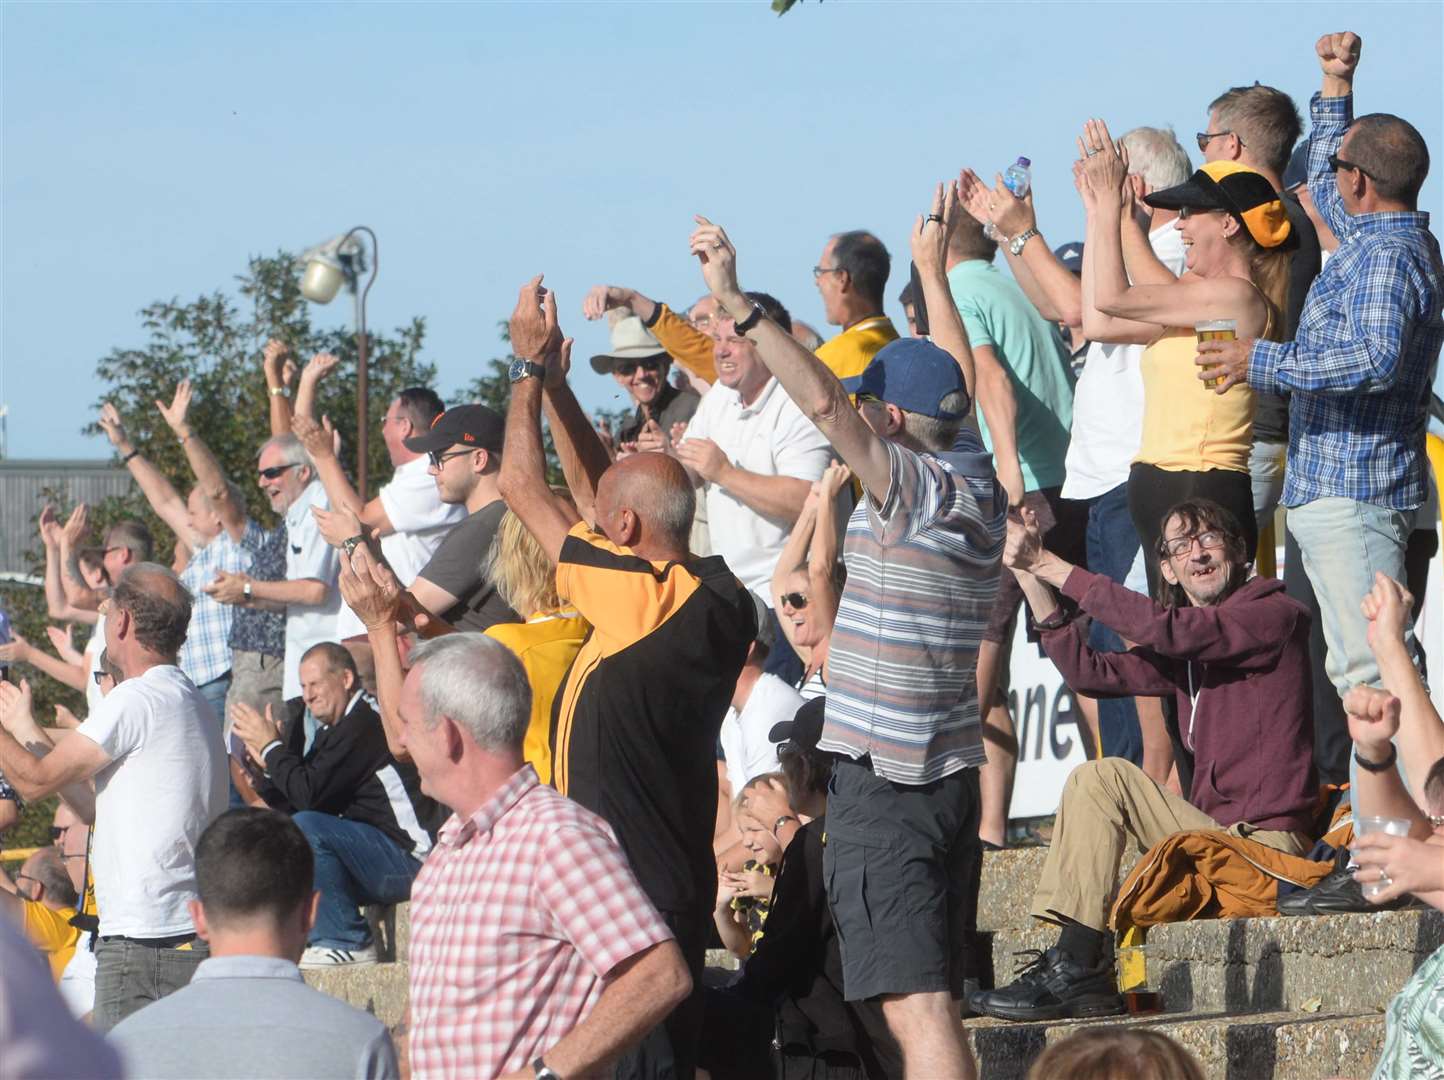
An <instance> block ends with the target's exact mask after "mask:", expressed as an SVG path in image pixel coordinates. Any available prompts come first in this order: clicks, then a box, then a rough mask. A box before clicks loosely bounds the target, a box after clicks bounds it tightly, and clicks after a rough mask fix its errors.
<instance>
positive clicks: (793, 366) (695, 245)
mask: <svg viewBox="0 0 1444 1080" xmlns="http://www.w3.org/2000/svg"><path fill="white" fill-rule="evenodd" d="M697 224H698V228H697V229H696V230H695V231H694V232H693V233H692V236H691V238H690V240H689V246H690V250H691V252H692V254H694V255H696V256H697V257H698V259H699V260H700V261H701V264H702V275H703V277H704V278H705V279H706V282H707V287H708V288H709V289H711V290H712V295H713V296H715V297H716V298H717V301H718V303H719V304H721V306H722V310H723V311H724V312H726V314H727V316H728V317H729V318H731V319H732V320H733V321H734V322H740V321H742V320H745V319H747V318H748V317H749V316H750V315H751V314H752V311H753V309H752V302H751V301H750V300H748V299H747V297H746V295H745V294H744V293H743V291H742V288H741V286H739V285H738V284H737V251H736V249H735V248H734V247H733V246H732V241H730V240H729V239H728V238H727V234H726V233H725V232H724V231H723V230H722V228H721V227H720V226H717V225H713V224H712V223H711V222H710V221H708V220H707V219H706V218H704V217H700V216H699V217H698V218H697ZM747 337H748V338H750V339H751V340H752V341H753V342H754V343H755V344H756V346H757V352H758V355H759V356H761V358H762V362H763V363H764V364H766V365H767V369H768V370H769V371H770V372H772V374H773V375H774V376H775V377H776V378H777V381H778V382H779V383H781V384H782V388H783V389H784V390H786V391H787V395H788V396H789V397H790V398H792V400H793V401H794V402H795V403H796V404H797V407H798V408H800V409H801V410H802V413H803V415H804V416H806V417H807V418H808V419H809V420H811V421H812V423H813V424H815V425H816V426H817V428H818V430H820V431H821V432H822V433H823V435H825V436H826V437H827V440H828V442H830V443H832V446H833V448H834V449H835V450H836V451H837V452H838V454H839V456H841V458H842V460H843V461H845V462H847V464H848V466H849V467H850V468H851V469H852V471H853V473H854V475H856V476H857V478H858V480H860V481H861V482H862V485H863V487H865V488H867V490H868V492H869V493H870V494H871V495H872V497H873V498H874V499H875V500H879V501H880V500H881V499H882V498H884V497H885V496H886V494H887V491H888V488H889V486H890V484H891V482H892V463H891V459H890V457H889V456H888V452H887V447H886V446H885V445H884V444H883V441H882V439H881V437H879V436H878V435H876V434H875V433H874V432H873V431H872V429H871V428H869V427H868V426H867V424H866V423H865V422H864V421H863V419H862V417H861V416H859V415H858V412H857V410H856V409H855V408H853V405H852V401H851V400H850V398H849V397H848V393H847V391H846V390H844V389H843V386H842V383H841V382H840V381H839V380H838V378H837V376H836V375H834V374H833V373H832V372H831V371H829V370H828V368H827V367H826V365H824V364H823V363H822V361H821V360H819V359H817V357H816V356H814V355H813V354H812V353H810V352H808V351H807V350H806V349H805V348H803V347H802V345H801V344H799V343H798V341H797V340H796V339H795V338H793V336H792V335H791V334H789V333H787V331H785V330H783V329H782V327H780V326H778V325H777V324H776V323H774V322H773V321H772V320H771V319H769V318H767V317H766V316H765V315H764V316H762V317H761V318H759V319H758V320H757V322H756V324H755V325H754V326H753V327H752V328H751V329H750V330H748V332H747Z"/></svg>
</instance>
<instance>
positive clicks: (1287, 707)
mask: <svg viewBox="0 0 1444 1080" xmlns="http://www.w3.org/2000/svg"><path fill="white" fill-rule="evenodd" d="M1023 516H1024V524H1021V525H1020V524H1017V523H1016V522H1010V523H1009V525H1008V544H1007V548H1006V550H1005V552H1004V555H1003V561H1004V562H1005V563H1006V564H1007V565H1008V566H1009V567H1011V568H1012V570H1013V572H1014V573H1016V574H1017V576H1018V582H1019V584H1020V585H1022V587H1023V595H1024V596H1025V597H1026V598H1027V601H1028V607H1029V608H1030V609H1031V611H1032V614H1033V618H1034V619H1035V620H1036V621H1037V624H1038V626H1039V628H1040V629H1041V630H1042V632H1043V647H1044V648H1045V649H1046V650H1047V651H1048V655H1049V657H1051V658H1052V660H1053V662H1054V663H1055V664H1057V665H1058V670H1059V671H1061V672H1062V673H1063V678H1064V679H1065V680H1066V681H1067V683H1068V686H1069V687H1070V688H1071V689H1073V690H1074V691H1077V692H1081V693H1085V694H1097V695H1123V694H1149V695H1161V694H1170V693H1171V694H1172V695H1173V697H1174V701H1175V702H1176V704H1177V708H1178V728H1179V737H1180V739H1181V742H1182V746H1183V748H1184V749H1185V750H1186V751H1188V752H1191V754H1192V764H1193V769H1192V782H1191V785H1190V789H1189V796H1188V799H1187V800H1186V801H1185V800H1184V799H1181V798H1179V797H1178V796H1176V795H1173V794H1171V793H1170V792H1168V791H1166V790H1164V788H1163V787H1162V786H1161V785H1159V784H1158V783H1156V782H1155V781H1153V780H1151V779H1149V777H1148V776H1147V774H1146V773H1144V772H1143V770H1142V769H1140V768H1138V767H1137V766H1136V765H1133V764H1131V763H1129V762H1127V761H1124V760H1122V759H1121V758H1103V759H1101V760H1097V761H1089V762H1086V763H1084V764H1082V765H1080V766H1078V767H1077V768H1076V769H1074V770H1073V773H1072V775H1070V776H1069V777H1068V781H1067V783H1066V784H1065V785H1064V788H1063V801H1062V805H1061V806H1060V807H1059V809H1058V818H1057V822H1056V824H1055V826H1054V832H1053V845H1052V847H1051V848H1049V850H1048V861H1047V862H1046V863H1045V864H1044V866H1043V875H1042V879H1041V880H1040V881H1039V883H1038V889H1037V891H1036V892H1035V893H1034V896H1033V916H1034V917H1035V918H1038V919H1043V920H1045V921H1047V922H1053V923H1057V924H1059V925H1060V926H1061V927H1062V935H1061V937H1060V938H1059V940H1058V944H1057V945H1056V946H1054V947H1053V948H1051V949H1049V950H1047V951H1046V952H1045V953H1044V954H1043V955H1042V956H1041V957H1039V959H1038V960H1037V961H1036V962H1035V963H1034V964H1033V965H1031V966H1030V967H1029V969H1028V970H1027V971H1025V972H1024V973H1023V975H1022V977H1021V978H1019V979H1018V981H1016V982H1014V983H1013V984H1012V985H1011V986H1006V987H1002V988H1000V989H997V990H993V991H986V992H980V993H976V994H973V995H972V996H971V997H970V999H969V1000H970V1003H971V1004H972V1006H973V1009H974V1010H975V1011H977V1012H980V1013H985V1014H987V1015H989V1016H996V1017H1000V1018H1002V1019H1005V1020H1050V1019H1056V1018H1061V1017H1079V1016H1105V1015H1108V1014H1110V1013H1118V1012H1122V1011H1123V1000H1122V998H1121V997H1119V995H1118V989H1117V982H1116V978H1115V975H1114V970H1113V949H1112V943H1111V941H1110V940H1109V938H1108V934H1107V926H1108V904H1109V899H1110V897H1111V896H1112V894H1113V891H1114V886H1115V882H1116V879H1117V876H1118V864H1119V860H1120V859H1121V858H1122V856H1123V846H1124V843H1125V841H1126V840H1129V839H1131V840H1132V841H1133V842H1134V843H1135V844H1136V845H1137V847H1138V850H1139V851H1147V850H1148V849H1149V848H1150V847H1152V846H1153V845H1154V844H1156V843H1158V842H1159V841H1160V840H1162V839H1164V838H1165V837H1167V836H1170V835H1172V834H1173V833H1178V832H1187V831H1191V830H1197V829H1227V830H1228V831H1229V832H1231V833H1233V834H1235V835H1238V836H1246V837H1248V838H1249V839H1251V840H1255V841H1257V842H1259V843H1261V844H1267V845H1268V846H1269V847H1272V848H1277V849H1278V850H1280V851H1284V852H1288V853H1289V854H1293V855H1298V854H1301V853H1303V852H1305V851H1307V850H1308V848H1309V846H1310V837H1309V829H1310V827H1311V824H1312V817H1313V804H1314V800H1315V797H1316V795H1317V793H1318V779H1317V776H1316V775H1315V772H1314V764H1313V745H1314V744H1313V708H1312V703H1311V700H1310V690H1311V687H1312V681H1311V678H1310V673H1309V617H1308V613H1307V611H1306V610H1305V609H1304V608H1303V606H1302V605H1301V604H1299V603H1298V602H1297V601H1295V600H1292V599H1290V598H1289V597H1288V596H1286V595H1285V594H1284V587H1283V583H1282V582H1280V581H1277V580H1275V579H1273V578H1261V577H1255V578H1252V579H1249V577H1248V573H1249V558H1248V553H1247V551H1246V550H1245V546H1244V541H1243V530H1242V529H1241V528H1240V527H1239V525H1238V522H1237V521H1236V520H1235V519H1234V517H1233V515H1232V514H1230V513H1229V512H1228V511H1227V510H1225V509H1224V508H1223V507H1221V506H1218V505H1217V504H1216V503H1213V502H1209V501H1208V500H1205V499H1198V500H1191V501H1188V502H1182V503H1179V504H1177V505H1176V506H1174V507H1172V508H1171V509H1169V511H1168V513H1167V514H1166V515H1165V516H1164V519H1163V529H1162V537H1163V539H1162V541H1161V542H1160V545H1159V551H1158V552H1157V558H1158V560H1159V571H1160V573H1161V574H1162V577H1163V580H1164V581H1165V582H1167V583H1168V600H1167V602H1166V603H1164V604H1156V603H1154V602H1153V601H1151V600H1149V599H1147V598H1146V597H1143V596H1140V595H1139V594H1137V593H1134V592H1130V591H1128V590H1127V589H1125V588H1124V587H1123V586H1121V585H1117V584H1115V583H1113V582H1112V581H1109V580H1108V579H1107V578H1106V577H1103V576H1102V575H1100V574H1090V573H1088V572H1087V571H1086V570H1082V569H1079V568H1078V567H1075V566H1071V565H1069V564H1068V563H1066V562H1064V561H1063V560H1062V559H1060V558H1058V556H1056V555H1054V554H1052V553H1051V552H1048V551H1046V550H1044V549H1043V546H1042V541H1041V538H1040V536H1039V530H1038V525H1037V520H1036V518H1034V516H1033V515H1032V513H1031V512H1029V511H1028V510H1026V509H1025V510H1024V511H1023ZM1050 586H1052V587H1053V588H1058V589H1060V590H1061V591H1062V593H1063V595H1064V596H1065V597H1066V598H1067V599H1068V600H1070V601H1072V602H1073V603H1074V604H1076V605H1077V606H1078V607H1079V608H1081V609H1082V611H1083V612H1084V613H1085V614H1088V615H1091V616H1093V617H1094V618H1096V619H1098V620H1100V621H1102V622H1104V623H1105V624H1107V625H1108V626H1109V627H1110V628H1112V629H1113V630H1116V631H1117V632H1118V633H1119V634H1121V635H1122V636H1123V637H1125V638H1127V639H1128V640H1130V641H1135V642H1137V643H1138V645H1137V646H1136V647H1135V648H1133V649H1132V650H1131V651H1129V652H1126V653H1105V652H1098V651H1095V650H1094V649H1091V648H1089V647H1088V644H1087V641H1088V631H1087V623H1086V621H1085V620H1081V619H1077V618H1071V617H1070V614H1071V613H1070V612H1069V610H1068V609H1066V608H1064V607H1060V605H1059V603H1058V600H1057V598H1056V597H1055V595H1054V593H1053V588H1050ZM1180 764H1182V762H1181V763H1180Z"/></svg>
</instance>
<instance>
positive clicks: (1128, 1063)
mask: <svg viewBox="0 0 1444 1080" xmlns="http://www.w3.org/2000/svg"><path fill="white" fill-rule="evenodd" d="M1028 1080H1204V1078H1203V1070H1202V1069H1201V1068H1199V1066H1198V1060H1197V1059H1196V1058H1195V1057H1194V1056H1193V1055H1192V1054H1190V1053H1189V1052H1188V1051H1187V1050H1185V1049H1184V1048H1183V1047H1182V1046H1180V1045H1179V1044H1178V1043H1176V1042H1174V1041H1173V1040H1172V1039H1170V1038H1169V1037H1168V1036H1167V1035H1163V1034H1160V1033H1159V1032H1156V1031H1146V1030H1142V1029H1139V1028H1112V1027H1097V1028H1090V1029H1088V1030H1085V1031H1080V1032H1078V1033H1077V1034H1075V1035H1070V1036H1068V1037H1067V1038H1066V1039H1063V1040H1062V1041H1061V1042H1056V1043H1054V1044H1053V1045H1052V1046H1050V1047H1048V1049H1046V1050H1044V1051H1043V1053H1042V1054H1040V1055H1039V1056H1038V1060H1037V1061H1035V1062H1033V1067H1032V1068H1031V1069H1029V1070H1028Z"/></svg>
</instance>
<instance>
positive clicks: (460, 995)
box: [411, 765, 672, 1080]
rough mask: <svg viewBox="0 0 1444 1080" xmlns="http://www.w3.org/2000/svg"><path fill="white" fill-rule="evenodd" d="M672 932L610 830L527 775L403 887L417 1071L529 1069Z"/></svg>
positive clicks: (480, 1074)
mask: <svg viewBox="0 0 1444 1080" xmlns="http://www.w3.org/2000/svg"><path fill="white" fill-rule="evenodd" d="M671 937H672V934H671V932H670V931H669V930H668V929H667V926H666V924H665V923H663V921H662V918H661V916H660V915H658V914H657V912H656V909H655V908H653V907H652V904H651V902H650V901H649V900H648V899H647V897H646V894H644V893H643V892H642V888H641V886H640V885H638V884H637V879H636V878H635V877H634V876H633V874H632V870H631V868H630V867H629V866H628V865H627V860H626V856H624V855H623V854H622V850H621V848H620V847H618V846H617V840H616V837H615V836H614V835H613V834H612V829H611V826H609V825H608V824H607V823H606V822H604V821H603V820H602V819H601V818H599V817H597V816H596V815H595V814H593V813H591V812H590V811H588V810H585V809H583V808H582V807H581V806H579V805H577V804H576V803H574V802H572V801H571V800H570V799H568V798H566V797H565V796H563V795H559V794H557V793H556V792H555V791H554V790H553V789H551V788H549V787H544V786H542V785H541V784H540V783H539V782H538V780H537V775H536V770H534V769H533V768H532V767H531V766H530V765H527V766H525V767H523V768H522V769H521V770H520V771H518V772H517V773H515V774H514V775H513V776H512V777H511V779H510V780H508V781H507V782H506V785H505V786H504V787H503V788H502V789H501V790H500V791H498V792H497V793H496V794H495V795H494V796H492V798H491V799H490V800H488V801H487V803H486V805H485V806H483V807H482V808H481V809H480V810H478V811H477V812H476V813H475V814H473V815H472V816H471V818H470V819H468V820H465V821H463V820H462V819H460V818H458V817H456V816H455V815H453V816H452V817H451V819H450V820H449V821H447V823H446V824H445V825H444V826H443V827H442V829H441V833H440V835H439V836H438V838H437V842H436V846H435V847H434V848H433V849H432V851H431V854H430V855H429V856H428V857H427V860H426V863H425V865H424V866H422V868H421V873H420V874H418V875H417V877H416V881H415V883H414V884H413V885H412V887H411V1070H412V1075H413V1076H415V1077H416V1078H417V1080H425V1078H428V1077H466V1078H468V1080H470V1078H473V1077H474V1078H478V1080H481V1078H487V1077H494V1076H498V1075H500V1074H502V1073H506V1072H510V1071H511V1070H513V1069H520V1068H524V1067H525V1068H530V1066H531V1063H532V1061H534V1060H535V1059H536V1058H537V1057H538V1056H540V1055H544V1054H545V1053H546V1052H547V1050H549V1049H550V1048H551V1047H553V1046H555V1045H556V1043H557V1042H558V1041H560V1040H561V1038H562V1037H563V1036H564V1035H566V1034H567V1033H568V1032H570V1031H571V1030H572V1029H573V1028H574V1027H576V1026H577V1025H578V1024H579V1023H581V1022H582V1021H583V1020H585V1019H586V1017H587V1014H588V1013H590V1012H591V1011H592V1006H594V1005H595V1004H596V1001H597V998H598V997H600V996H601V993H602V990H603V988H604V987H605V985H606V976H607V975H608V973H609V972H611V971H612V970H613V969H614V968H616V966H617V965H618V964H620V963H621V962H622V961H624V960H626V959H628V958H629V957H632V956H635V955H636V954H637V953H639V952H641V951H642V950H644V949H646V948H649V947H650V946H652V945H655V944H657V943H658V942H661V941H667V940H669V939H670V938H671Z"/></svg>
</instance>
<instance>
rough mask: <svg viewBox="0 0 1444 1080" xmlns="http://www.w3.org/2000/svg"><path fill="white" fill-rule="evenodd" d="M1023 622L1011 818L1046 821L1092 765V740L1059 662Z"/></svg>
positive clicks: (1017, 650)
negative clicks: (1081, 769)
mask: <svg viewBox="0 0 1444 1080" xmlns="http://www.w3.org/2000/svg"><path fill="white" fill-rule="evenodd" d="M1023 623H1024V620H1023V618H1022V617H1021V616H1020V617H1019V619H1018V627H1017V630H1016V631H1015V632H1014V634H1013V651H1012V684H1013V685H1012V690H1011V691H1010V692H1009V694H1008V709H1009V711H1010V712H1011V713H1012V714H1013V730H1014V731H1016V732H1017V733H1018V771H1017V774H1016V778H1015V780H1014V782H1013V802H1012V805H1011V806H1009V807H1008V817H1010V818H1033V817H1044V816H1046V815H1048V814H1052V813H1054V812H1055V811H1056V810H1057V809H1058V797H1059V796H1060V795H1061V794H1062V791H1063V781H1064V780H1066V779H1068V774H1069V773H1070V772H1072V771H1073V767H1074V766H1075V765H1078V764H1081V763H1082V762H1083V761H1086V760H1087V757H1086V755H1085V754H1084V752H1083V740H1084V739H1085V738H1087V736H1086V734H1085V733H1084V731H1083V729H1082V728H1080V727H1079V726H1078V724H1077V722H1076V720H1075V716H1076V712H1075V706H1074V703H1073V692H1072V691H1071V690H1069V689H1068V687H1067V686H1065V685H1064V684H1063V677H1062V676H1061V675H1059V674H1058V669H1057V668H1055V667H1054V666H1053V661H1051V660H1049V659H1048V658H1047V657H1046V656H1044V655H1043V654H1042V652H1041V651H1040V649H1039V647H1038V646H1037V645H1035V644H1033V643H1032V642H1030V641H1029V640H1028V634H1027V630H1026V628H1025V627H1024V625H1023Z"/></svg>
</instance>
